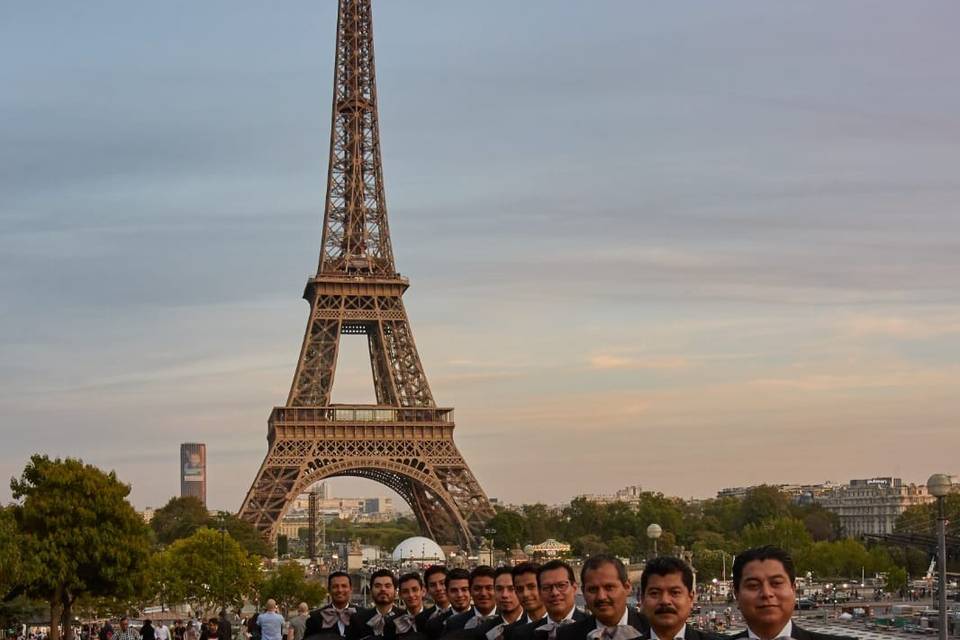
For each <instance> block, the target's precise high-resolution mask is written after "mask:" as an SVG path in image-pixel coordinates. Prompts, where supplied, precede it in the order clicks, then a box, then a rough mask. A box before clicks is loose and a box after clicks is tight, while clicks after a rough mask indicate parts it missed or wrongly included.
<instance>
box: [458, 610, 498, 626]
mask: <svg viewBox="0 0 960 640" xmlns="http://www.w3.org/2000/svg"><path fill="white" fill-rule="evenodd" d="M496 617H497V614H495V613H491V614H490V615H486V616H478V615H475V616H473V617H472V618H470V619H469V620H467V624H465V625H463V628H464V629H476V628H477V627H479V626H480V624H481V623H484V622H489V621H490V620H493V619H494V618H496Z"/></svg>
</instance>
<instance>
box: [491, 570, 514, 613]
mask: <svg viewBox="0 0 960 640" xmlns="http://www.w3.org/2000/svg"><path fill="white" fill-rule="evenodd" d="M493 591H494V593H495V594H496V597H497V611H499V612H500V613H505V614H507V615H512V614H513V613H515V612H516V611H517V609H519V608H520V599H519V598H518V597H517V592H516V590H515V589H514V588H513V576H511V575H510V574H509V573H504V574H501V575H500V576H498V577H497V579H496V580H495V581H494V583H493Z"/></svg>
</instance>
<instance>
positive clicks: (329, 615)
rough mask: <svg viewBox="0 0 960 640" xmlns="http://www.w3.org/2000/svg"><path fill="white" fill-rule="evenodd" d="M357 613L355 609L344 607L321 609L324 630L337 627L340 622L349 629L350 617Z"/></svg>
mask: <svg viewBox="0 0 960 640" xmlns="http://www.w3.org/2000/svg"><path fill="white" fill-rule="evenodd" d="M356 612H357V610H356V609H354V608H353V607H344V608H343V609H337V608H336V607H327V608H326V609H320V616H321V617H322V618H323V628H324V629H329V628H330V627H333V626H335V625H336V624H337V623H338V622H339V623H340V624H342V625H343V626H344V627H349V626H350V616H351V615H353V614H354V613H356Z"/></svg>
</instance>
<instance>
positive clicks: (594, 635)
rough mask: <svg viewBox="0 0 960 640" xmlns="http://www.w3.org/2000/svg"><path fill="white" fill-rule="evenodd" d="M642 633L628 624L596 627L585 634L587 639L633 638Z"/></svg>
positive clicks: (630, 639) (624, 639)
mask: <svg viewBox="0 0 960 640" xmlns="http://www.w3.org/2000/svg"><path fill="white" fill-rule="evenodd" d="M641 635H642V634H641V633H640V632H639V631H637V630H636V629H634V628H633V627H631V626H630V625H628V624H618V625H617V626H615V627H598V628H597V629H594V630H593V631H591V632H590V633H588V634H587V638H589V640H634V638H639V637H640V636H641Z"/></svg>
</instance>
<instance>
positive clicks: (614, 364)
mask: <svg viewBox="0 0 960 640" xmlns="http://www.w3.org/2000/svg"><path fill="white" fill-rule="evenodd" d="M588 362H589V364H590V368H591V369H600V370H604V369H685V368H687V367H688V366H690V361H689V360H688V359H687V358H684V357H682V356H634V355H619V354H611V353H602V354H597V355H593V356H590V357H589V359H588Z"/></svg>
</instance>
